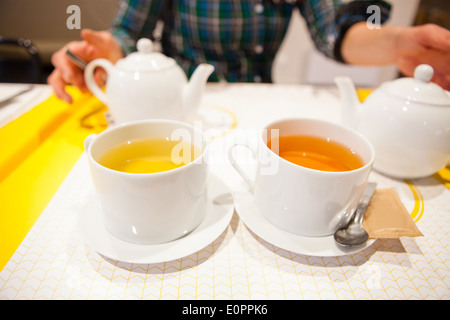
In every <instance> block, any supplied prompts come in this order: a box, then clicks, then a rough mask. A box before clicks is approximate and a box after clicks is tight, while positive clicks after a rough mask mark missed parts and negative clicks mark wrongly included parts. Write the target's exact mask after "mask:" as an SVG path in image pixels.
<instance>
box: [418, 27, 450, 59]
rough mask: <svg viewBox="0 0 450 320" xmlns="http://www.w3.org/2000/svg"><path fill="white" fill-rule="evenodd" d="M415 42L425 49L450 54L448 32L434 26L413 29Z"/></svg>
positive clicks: (449, 33)
mask: <svg viewBox="0 0 450 320" xmlns="http://www.w3.org/2000/svg"><path fill="white" fill-rule="evenodd" d="M413 29H414V30H415V31H416V37H417V40H418V41H419V42H420V43H422V44H423V45H424V46H425V47H427V48H430V49H434V50H442V51H445V52H447V53H449V54H450V31H449V30H447V29H445V28H442V27H440V26H438V25H435V24H426V25H422V26H419V27H415V28H413Z"/></svg>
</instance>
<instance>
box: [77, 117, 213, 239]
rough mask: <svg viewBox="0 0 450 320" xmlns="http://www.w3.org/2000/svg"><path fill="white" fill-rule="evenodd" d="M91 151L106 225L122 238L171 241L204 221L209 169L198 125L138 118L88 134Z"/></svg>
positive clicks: (87, 144) (94, 177)
mask: <svg viewBox="0 0 450 320" xmlns="http://www.w3.org/2000/svg"><path fill="white" fill-rule="evenodd" d="M85 149H86V153H87V158H88V161H89V167H90V172H91V176H92V180H93V183H94V187H95V190H96V193H97V197H98V201H99V204H100V207H101V211H102V219H103V223H104V226H105V228H106V229H107V230H108V231H109V232H110V233H111V234H113V235H114V236H116V237H117V238H119V239H122V240H124V241H128V242H133V243H140V244H158V243H165V242H169V241H171V240H175V239H178V238H180V237H183V236H184V235H186V234H188V233H189V232H191V231H192V230H193V229H194V228H195V227H197V226H198V225H199V224H200V222H201V221H202V220H203V218H204V216H205V214H206V204H207V181H208V172H209V171H208V166H207V161H205V150H206V143H205V141H204V140H203V134H202V131H201V130H199V129H198V128H196V127H194V126H193V125H191V124H188V123H184V122H179V121H172V120H143V121H134V122H129V123H124V124H121V125H118V126H115V127H110V128H108V129H107V130H105V131H103V132H102V133H100V134H98V135H90V136H88V137H87V138H86V140H85Z"/></svg>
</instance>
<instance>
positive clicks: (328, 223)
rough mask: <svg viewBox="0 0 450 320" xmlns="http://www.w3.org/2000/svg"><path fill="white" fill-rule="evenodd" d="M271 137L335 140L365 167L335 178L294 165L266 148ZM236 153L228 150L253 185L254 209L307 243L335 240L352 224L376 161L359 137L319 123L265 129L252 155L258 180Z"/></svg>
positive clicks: (295, 121)
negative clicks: (308, 239) (310, 239)
mask: <svg viewBox="0 0 450 320" xmlns="http://www.w3.org/2000/svg"><path fill="white" fill-rule="evenodd" d="M271 133H272V134H279V136H293V135H308V136H315V137H322V138H331V139H332V140H333V141H335V142H338V143H340V144H342V145H344V146H347V147H349V148H351V149H352V150H354V151H355V152H356V153H357V154H358V155H359V157H360V158H361V160H362V162H363V165H362V167H359V168H357V169H354V170H350V171H341V172H337V171H336V172H334V171H321V170H315V169H310V168H306V167H303V166H300V165H297V164H294V163H292V162H289V161H287V160H285V159H283V158H281V157H280V156H278V155H277V154H276V153H275V152H273V151H272V150H271V149H269V147H268V146H267V142H268V140H270V139H273V138H274V136H272V137H271V136H270V135H271ZM268 135H269V136H268ZM275 138H276V136H275ZM236 147H237V145H235V146H233V147H232V148H231V149H230V153H229V157H230V161H231V163H232V164H233V166H234V167H235V169H236V170H237V171H238V172H239V173H240V175H241V176H242V177H243V178H244V180H246V181H247V182H248V184H249V185H250V191H251V192H252V193H253V197H254V204H255V207H256V209H257V210H258V211H259V212H260V213H261V215H262V216H264V217H265V218H266V219H267V220H268V221H270V222H271V223H272V224H274V225H275V226H277V227H279V228H281V229H283V230H285V231H288V232H291V233H294V234H297V235H302V236H309V237H318V236H328V235H331V234H333V233H334V232H335V231H336V230H337V229H338V228H339V227H341V226H343V225H345V224H346V223H348V221H349V219H350V218H351V216H352V214H353V211H354V210H355V208H356V206H357V204H358V200H359V198H360V196H361V194H362V191H363V190H364V188H365V186H366V183H367V180H368V177H369V174H370V172H371V168H372V165H373V162H374V158H375V151H374V148H373V147H372V145H371V144H370V142H369V141H368V140H367V139H366V138H365V137H363V136H362V135H361V134H360V133H358V132H356V131H355V130H352V129H350V128H347V127H344V126H343V125H339V124H335V123H332V122H327V121H322V120H316V119H289V120H281V121H277V122H274V123H271V124H269V125H268V126H266V127H265V128H264V129H263V130H262V133H261V134H260V135H259V136H258V138H257V145H256V148H257V149H258V150H257V152H254V155H255V157H256V159H257V163H258V165H257V166H258V168H257V171H256V177H255V178H254V179H252V178H251V177H248V175H247V174H246V172H245V171H244V170H243V167H242V166H240V165H239V164H238V163H237V161H236V157H234V155H233V149H235V148H236ZM272 149H273V148H272ZM274 151H275V150H274ZM276 151H277V150H276ZM240 161H243V160H242V159H241V160H240ZM242 164H243V163H241V165H242Z"/></svg>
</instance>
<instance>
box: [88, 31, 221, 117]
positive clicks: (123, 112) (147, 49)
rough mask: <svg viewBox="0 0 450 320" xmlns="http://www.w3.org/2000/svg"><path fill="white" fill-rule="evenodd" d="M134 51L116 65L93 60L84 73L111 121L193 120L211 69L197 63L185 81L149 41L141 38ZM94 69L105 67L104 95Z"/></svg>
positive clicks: (179, 70) (182, 73) (180, 72)
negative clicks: (95, 78)
mask: <svg viewBox="0 0 450 320" xmlns="http://www.w3.org/2000/svg"><path fill="white" fill-rule="evenodd" d="M137 49H138V51H137V52H133V53H131V54H130V55H128V56H127V57H125V58H123V59H120V60H119V61H117V63H116V64H115V65H113V64H112V63H111V62H110V61H108V60H106V59H96V60H94V61H92V62H90V63H89V64H88V65H87V67H86V70H85V80H86V84H87V87H88V88H89V89H90V91H91V92H92V93H93V94H94V95H95V96H96V97H97V98H99V99H100V100H101V101H102V102H103V103H104V104H105V105H107V107H108V110H109V112H110V113H111V115H112V118H113V120H114V122H116V123H122V122H127V121H133V120H141V119H152V118H163V119H174V120H183V119H188V118H190V117H193V116H194V115H195V113H196V110H197V108H198V106H199V103H200V99H201V95H202V92H203V89H204V86H205V84H206V82H207V80H208V77H209V75H210V74H211V73H212V72H213V71H214V67H213V66H212V65H209V64H200V65H199V66H198V67H197V69H196V70H195V71H194V73H193V74H192V77H191V79H190V81H189V82H188V80H187V77H186V74H185V73H184V71H183V70H182V69H181V67H180V66H178V65H177V64H176V62H175V60H174V59H172V58H169V57H167V56H165V55H163V54H161V53H159V52H154V51H153V43H152V41H151V40H149V39H145V38H143V39H140V40H139V41H138V42H137ZM97 67H102V68H104V69H105V70H106V73H107V75H108V78H107V82H106V90H105V92H106V93H104V92H103V91H102V90H101V89H100V88H99V86H98V85H97V83H96V82H95V80H94V70H95V68H97Z"/></svg>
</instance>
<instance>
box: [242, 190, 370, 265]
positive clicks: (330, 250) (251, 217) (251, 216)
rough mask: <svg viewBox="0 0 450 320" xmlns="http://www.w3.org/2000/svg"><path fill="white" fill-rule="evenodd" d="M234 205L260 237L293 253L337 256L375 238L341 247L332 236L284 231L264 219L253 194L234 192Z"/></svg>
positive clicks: (352, 251)
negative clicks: (301, 234)
mask: <svg viewBox="0 0 450 320" xmlns="http://www.w3.org/2000/svg"><path fill="white" fill-rule="evenodd" d="M233 198H234V207H235V209H236V212H237V214H238V215H239V217H240V218H241V219H242V220H243V222H244V223H245V225H246V226H247V227H248V228H249V229H250V230H251V231H252V232H254V233H255V234H256V235H257V236H258V237H260V238H261V239H263V240H265V241H267V242H269V243H271V244H273V245H275V246H277V247H279V248H281V249H284V250H288V251H291V252H294V253H299V254H303V255H308V256H317V257H337V256H343V255H348V254H352V253H355V252H358V251H361V250H363V249H365V248H367V247H368V246H370V245H371V244H372V243H374V242H375V240H373V239H370V240H369V241H367V242H366V243H365V244H364V245H361V246H357V247H349V248H346V247H342V246H340V245H338V244H337V243H336V242H335V241H334V237H333V236H332V235H331V236H326V237H305V236H300V235H296V234H293V233H290V232H287V231H284V230H282V229H280V228H278V227H276V226H274V225H273V224H271V223H270V222H269V221H268V220H266V219H265V218H264V217H263V216H262V215H261V214H260V213H259V211H258V210H257V209H256V207H255V205H254V203H253V195H252V194H250V193H248V192H244V193H237V194H234V196H233Z"/></svg>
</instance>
